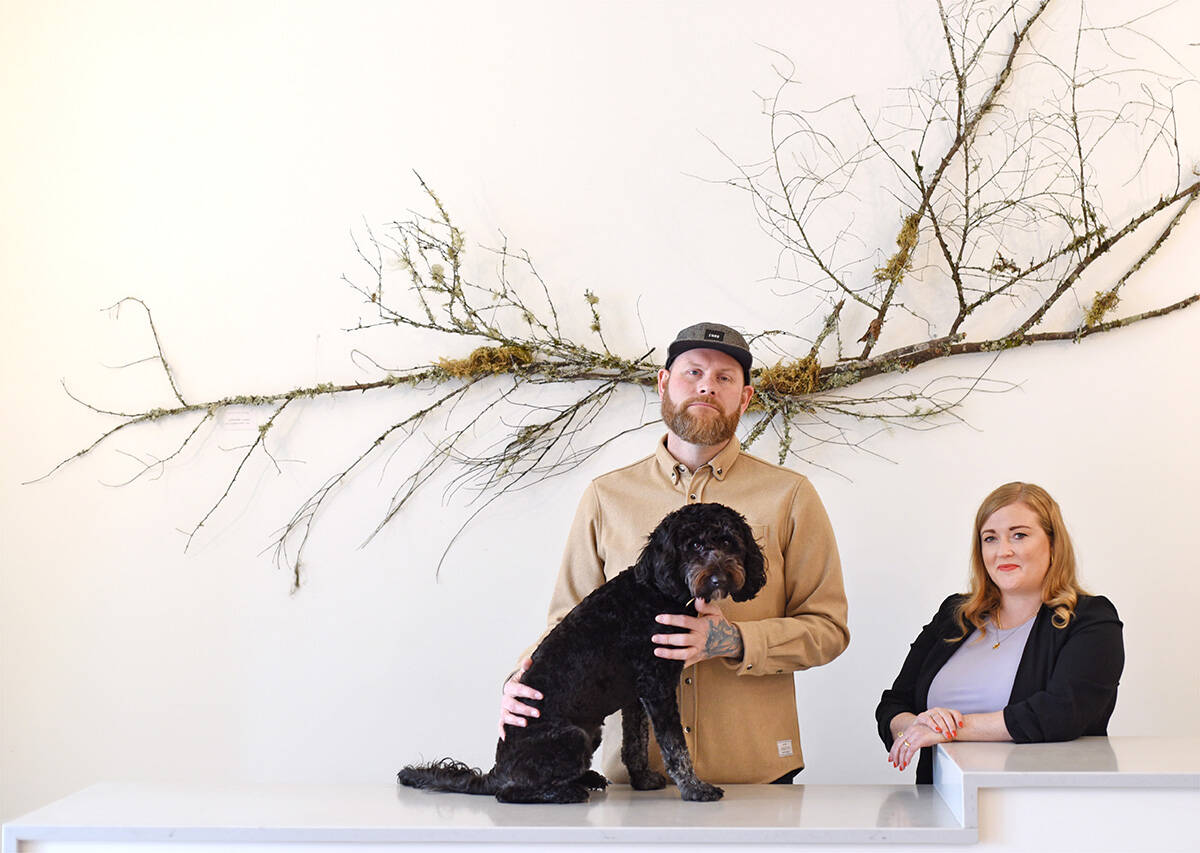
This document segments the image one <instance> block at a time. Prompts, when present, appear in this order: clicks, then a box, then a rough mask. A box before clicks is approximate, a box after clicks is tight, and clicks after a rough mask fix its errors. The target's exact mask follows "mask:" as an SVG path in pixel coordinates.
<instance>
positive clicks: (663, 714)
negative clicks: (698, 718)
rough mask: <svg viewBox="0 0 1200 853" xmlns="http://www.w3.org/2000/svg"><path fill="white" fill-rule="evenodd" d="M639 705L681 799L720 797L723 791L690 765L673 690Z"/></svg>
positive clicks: (690, 759) (702, 800)
mask: <svg viewBox="0 0 1200 853" xmlns="http://www.w3.org/2000/svg"><path fill="white" fill-rule="evenodd" d="M642 705H643V706H644V707H645V709H646V713H647V715H649V717H650V722H651V724H653V726H654V737H656V738H657V739H658V748H659V749H660V750H661V751H662V756H663V763H664V764H666V766H667V773H668V774H670V776H671V778H672V779H673V780H674V781H675V784H676V786H678V788H679V793H680V795H681V796H682V797H683V798H684V799H685V800H693V801H697V802H708V801H711V800H719V799H721V797H722V796H724V794H725V792H724V791H722V790H721V789H720V788H718V787H717V786H716V785H710V784H708V783H707V782H704V781H702V780H701V779H699V778H697V776H696V771H695V770H694V769H693V768H692V756H691V754H690V753H689V752H688V748H687V741H685V740H684V739H683V726H682V724H681V723H680V722H679V706H678V705H677V704H676V703H675V695H674V693H672V694H671V695H670V696H667V697H663V698H661V699H642Z"/></svg>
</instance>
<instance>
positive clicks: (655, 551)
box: [630, 522, 675, 586]
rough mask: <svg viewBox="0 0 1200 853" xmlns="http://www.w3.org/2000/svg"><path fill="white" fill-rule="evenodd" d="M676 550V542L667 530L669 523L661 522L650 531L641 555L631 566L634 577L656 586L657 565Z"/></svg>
mask: <svg viewBox="0 0 1200 853" xmlns="http://www.w3.org/2000/svg"><path fill="white" fill-rule="evenodd" d="M674 550H675V549H674V544H673V543H672V542H671V537H670V534H669V533H668V532H667V525H666V524H664V523H662V522H660V523H659V525H658V527H656V528H654V530H652V531H651V532H650V536H649V537H648V538H647V539H646V545H645V547H643V548H642V553H641V555H640V556H639V557H638V560H637V562H636V563H634V564H633V566H632V567H631V568H630V571H632V572H633V576H634V579H636V580H637V582H638V583H642V584H645V585H646V586H655V574H656V570H655V566H658V565H661V564H662V563H663V561H664V560H669V559H670V558H671V555H672V554H673V553H674Z"/></svg>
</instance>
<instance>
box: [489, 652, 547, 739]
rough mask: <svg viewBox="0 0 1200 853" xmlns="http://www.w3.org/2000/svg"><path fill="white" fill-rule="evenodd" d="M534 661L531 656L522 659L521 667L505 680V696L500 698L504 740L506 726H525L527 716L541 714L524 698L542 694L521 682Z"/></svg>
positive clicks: (538, 697)
mask: <svg viewBox="0 0 1200 853" xmlns="http://www.w3.org/2000/svg"><path fill="white" fill-rule="evenodd" d="M532 664H533V661H532V660H530V659H529V658H525V660H523V661H521V668H520V669H518V670H517V671H516V672H514V673H513V674H512V677H510V678H509V679H508V681H506V682H504V697H503V698H502V699H501V700H500V723H499V728H500V740H504V727H505V726H506V725H509V726H524V725H525V718H526V717H538V716H541V712H540V711H538V709H537V708H534V707H533V706H532V705H526V704H525V703H524V702H522V701H521V700H522V699H541V698H542V694H541V693H539V692H538V691H537V690H534V689H533V688H532V687H530V686H529V685H528V684H522V683H521V676H522V675H524V674H525V672H526V671H527V670H528V669H529V667H530V666H531V665H532Z"/></svg>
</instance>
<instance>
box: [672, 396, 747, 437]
mask: <svg viewBox="0 0 1200 853" xmlns="http://www.w3.org/2000/svg"><path fill="white" fill-rule="evenodd" d="M699 400H704V402H706V403H709V404H711V405H713V406H716V407H717V410H716V412H714V413H713V415H712V416H697V415H693V414H692V413H691V412H690V411H689V410H688V407H689V405H690V404H691V403H695V402H697V401H699ZM741 417H742V415H741V412H735V413H733V414H732V415H727V414H725V412H723V411H722V410H721V408H720V404H718V403H717V402H716V401H715V400H710V399H707V398H702V397H691V398H689V399H687V400H684V401H683V404H682V405H679V406H677V405H675V401H674V400H672V399H671V395H670V393H669V392H668V391H667V390H666V389H665V388H664V389H663V396H662V419H663V422H664V423H665V424H666V425H667V428H668V429H670V430H671V432H673V433H675V435H677V436H679V438H681V439H683V440H684V441H686V442H687V443H688V444H698V445H701V446H703V447H711V446H713V445H714V444H724V443H725V442H726V441H729V439H731V438H733V436H734V434H735V433H736V432H737V425H738V421H739V420H741Z"/></svg>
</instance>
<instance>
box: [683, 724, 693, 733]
mask: <svg viewBox="0 0 1200 853" xmlns="http://www.w3.org/2000/svg"><path fill="white" fill-rule="evenodd" d="M683 730H684V731H685V732H687V733H688V734H691V733H692V727H691V726H684V727H683Z"/></svg>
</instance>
